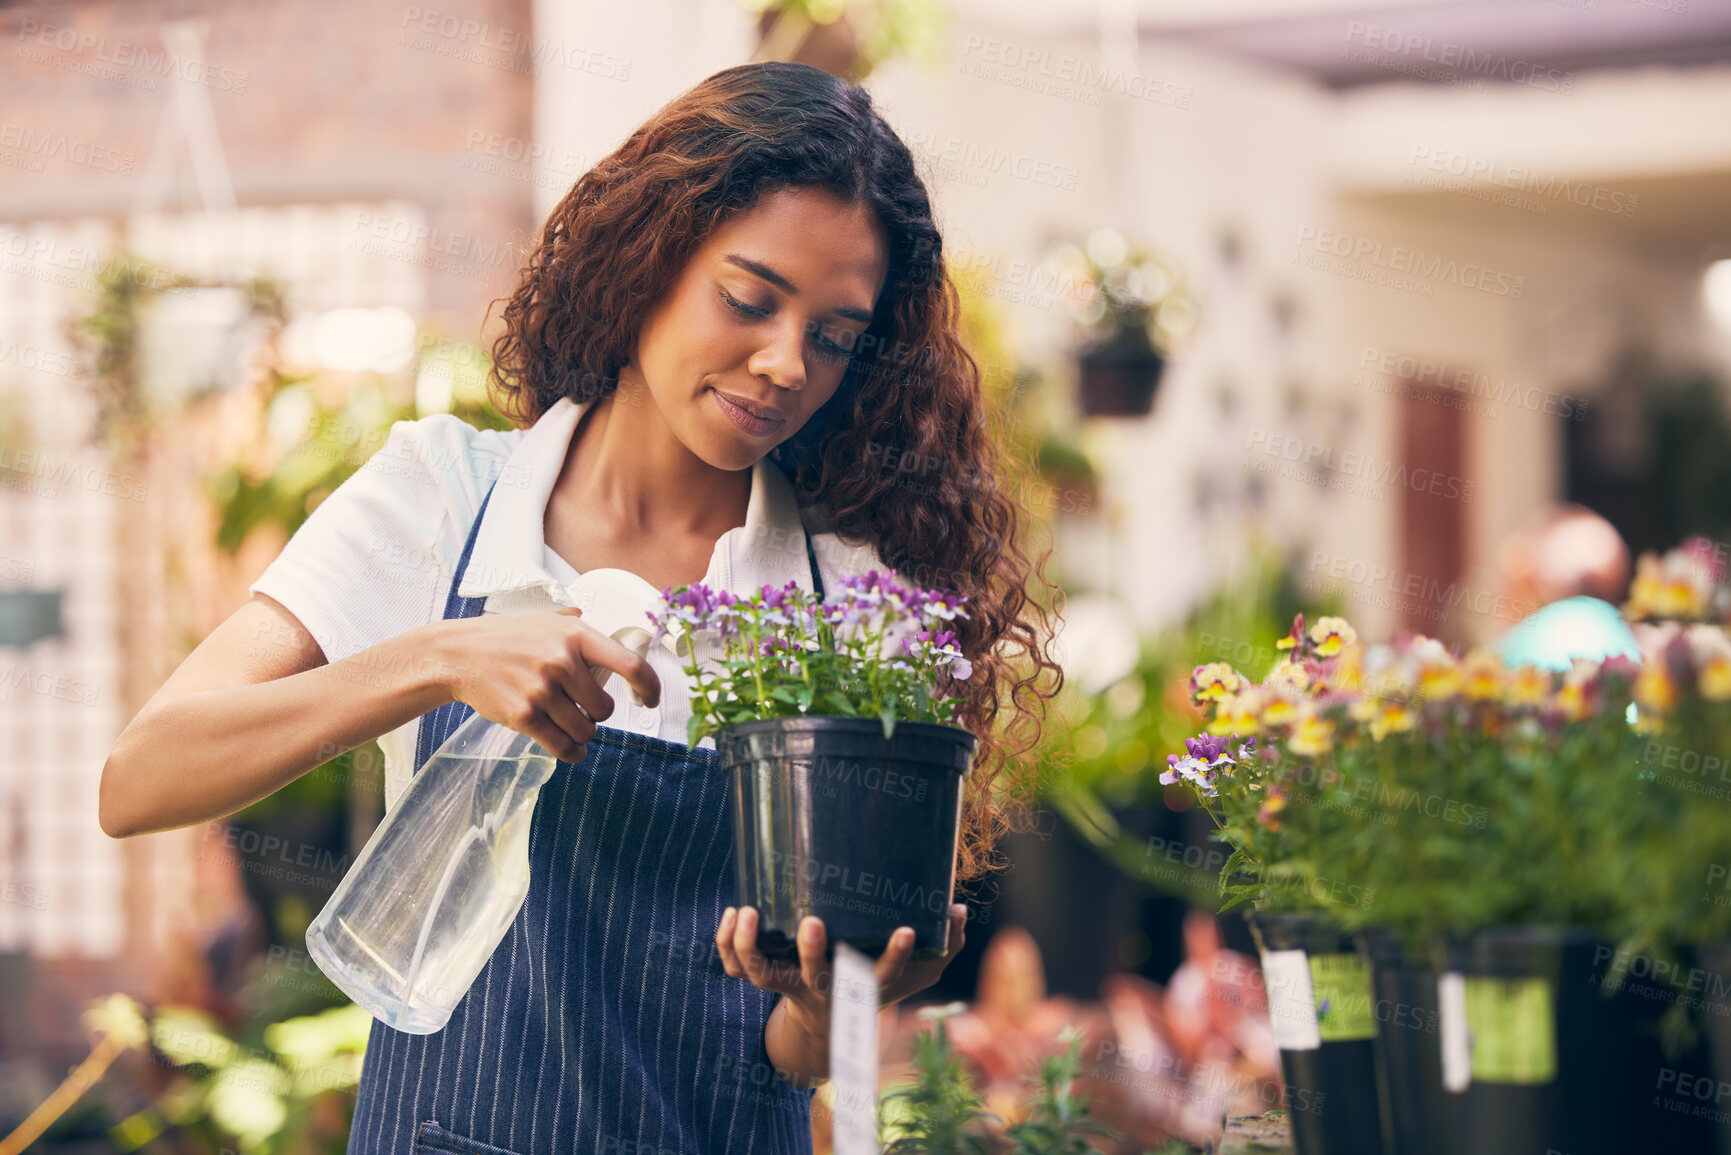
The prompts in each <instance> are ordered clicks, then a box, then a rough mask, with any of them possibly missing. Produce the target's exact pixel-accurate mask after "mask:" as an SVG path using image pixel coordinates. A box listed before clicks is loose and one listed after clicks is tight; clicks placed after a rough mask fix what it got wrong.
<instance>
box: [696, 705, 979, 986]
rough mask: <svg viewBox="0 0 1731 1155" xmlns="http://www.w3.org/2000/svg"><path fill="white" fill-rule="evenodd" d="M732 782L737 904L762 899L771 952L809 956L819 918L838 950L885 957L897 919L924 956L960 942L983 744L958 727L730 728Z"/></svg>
mask: <svg viewBox="0 0 1731 1155" xmlns="http://www.w3.org/2000/svg"><path fill="white" fill-rule="evenodd" d="M715 741H716V749H717V751H718V752H719V753H720V754H721V759H722V764H723V765H724V766H725V767H726V768H727V770H728V773H729V776H730V787H731V793H732V815H733V837H734V864H735V879H736V886H737V890H736V896H735V897H736V901H737V902H738V903H739V904H740V905H742V906H754V907H756V908H757V910H758V914H759V918H760V922H759V930H758V946H759V949H761V950H762V951H763V952H764V953H765V954H767V955H770V956H771V957H775V958H790V957H793V956H794V955H795V954H797V950H796V948H795V943H794V936H795V935H796V934H797V933H798V930H799V922H800V920H801V919H802V918H804V917H805V916H806V915H808V914H810V915H815V916H817V917H818V918H821V919H823V921H824V926H825V928H826V929H827V931H828V934H829V942H830V945H831V947H832V949H833V947H834V944H835V943H837V942H846V943H848V944H849V945H850V946H853V947H856V948H858V949H859V950H861V951H864V952H865V953H867V954H872V955H876V954H881V953H882V952H883V950H884V948H885V947H886V946H887V945H888V943H889V937H890V935H892V934H894V933H895V930H896V928H897V927H901V926H908V927H912V928H913V931H914V957H915V958H936V957H938V956H939V955H941V954H943V953H944V949H945V946H946V943H947V940H948V936H949V909H950V902H951V901H952V897H951V896H952V895H953V894H954V891H955V879H956V847H957V839H958V835H959V833H960V829H961V801H962V786H963V783H964V781H965V780H966V778H967V775H968V772H969V771H970V769H971V768H972V764H973V754H974V748H975V744H976V743H975V738H974V736H973V735H972V734H970V733H968V732H967V731H966V730H963V729H961V728H959V727H956V726H945V725H939V724H935V723H929V722H898V723H896V725H895V730H894V733H893V735H892V736H891V737H890V738H888V739H886V738H885V737H884V733H883V724H882V723H881V722H879V721H878V720H877V719H875V718H837V717H812V716H805V717H797V718H775V719H771V720H768V721H762V722H743V723H739V724H737V725H733V726H728V727H725V728H723V729H721V730H719V731H717V732H716V735H715Z"/></svg>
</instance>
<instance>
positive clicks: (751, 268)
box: [721, 253, 872, 325]
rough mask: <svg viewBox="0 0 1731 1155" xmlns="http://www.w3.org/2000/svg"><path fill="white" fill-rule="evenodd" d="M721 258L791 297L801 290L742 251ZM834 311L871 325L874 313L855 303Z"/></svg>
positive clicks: (839, 314)
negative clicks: (753, 274)
mask: <svg viewBox="0 0 1731 1155" xmlns="http://www.w3.org/2000/svg"><path fill="white" fill-rule="evenodd" d="M721 259H722V260H724V261H726V262H727V263H728V264H730V265H738V266H739V267H740V268H742V269H744V270H745V271H746V272H748V273H755V274H756V275H757V276H759V277H762V278H763V279H764V280H766V281H768V282H769V283H770V284H772V285H774V286H775V287H776V288H778V289H780V290H781V291H782V292H784V293H786V294H788V295H789V296H791V297H797V296H799V290H798V289H797V288H795V287H794V283H793V282H792V281H790V280H788V279H787V278H786V277H784V276H782V275H781V274H780V273H778V272H776V271H775V270H774V269H772V268H770V267H769V266H768V265H766V264H764V263H763V262H762V261H754V260H752V259H751V258H750V257H748V256H745V255H744V254H742V253H728V254H727V255H726V256H724V257H722V258H721ZM834 312H835V315H836V316H838V317H846V318H847V319H848V320H850V321H858V322H860V323H861V324H863V325H869V324H871V321H872V313H871V310H870V309H861V308H859V307H857V306H854V305H837V306H836V307H835V310H834Z"/></svg>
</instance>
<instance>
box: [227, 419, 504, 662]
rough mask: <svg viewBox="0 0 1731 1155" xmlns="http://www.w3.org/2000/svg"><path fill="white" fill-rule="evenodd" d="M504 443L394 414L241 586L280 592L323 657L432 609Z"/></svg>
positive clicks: (425, 618) (439, 607) (454, 422)
mask: <svg viewBox="0 0 1731 1155" xmlns="http://www.w3.org/2000/svg"><path fill="white" fill-rule="evenodd" d="M518 435H520V434H518ZM511 443H512V435H511V434H508V433H502V432H500V431H496V430H477V429H475V428H474V427H473V426H471V425H469V424H468V423H467V422H465V421H463V420H462V419H461V418H458V417H455V416H452V415H451V414H434V415H431V416H428V417H423V418H421V419H419V420H417V421H399V422H397V423H396V424H394V425H393V426H391V431H390V435H389V436H388V437H387V439H386V441H385V444H384V445H383V446H382V447H381V448H380V449H379V450H378V452H377V453H375V454H373V456H372V457H370V458H369V459H368V460H367V461H366V463H365V464H364V465H362V466H361V467H360V469H358V470H356V471H355V472H354V473H353V474H351V475H350V476H349V477H348V479H347V480H345V481H344V482H343V483H342V484H341V485H339V486H337V488H336V489H334V490H333V491H331V493H330V494H329V495H328V496H327V497H326V498H325V499H324V500H323V501H322V502H320V503H319V505H318V506H317V508H315V509H314V510H313V512H312V513H311V514H310V515H309V516H308V517H307V520H306V521H305V522H303V523H302V525H301V527H300V528H299V529H298V530H296V531H295V533H294V536H293V537H291V538H290V539H289V541H288V544H286V545H285V546H283V549H282V552H281V553H280V554H279V555H278V556H277V558H276V560H275V561H273V562H271V564H270V565H269V566H268V567H267V568H266V569H265V571H264V573H263V574H261V575H260V576H259V578H258V580H257V581H255V582H253V583H252V585H250V586H249V587H247V588H248V589H249V591H251V592H253V593H261V594H265V595H266V596H268V597H271V598H274V599H275V600H276V601H278V602H281V603H282V605H283V606H284V607H285V608H287V609H288V611H289V612H290V613H292V614H293V615H294V616H295V617H296V618H297V619H298V620H299V621H300V623H301V625H303V626H304V627H305V628H306V630H307V632H308V633H310V634H311V635H312V636H313V639H314V640H315V641H316V642H318V644H319V648H320V649H321V650H322V651H323V652H324V655H325V660H326V661H327V662H337V661H341V660H342V659H344V658H348V657H351V656H353V655H354V654H356V653H359V652H360V651H362V650H365V649H367V648H368V647H370V646H375V645H378V644H379V643H380V642H384V641H387V640H388V639H390V638H393V637H396V636H397V635H399V634H402V633H406V632H407V631H409V630H412V629H415V628H418V627H420V626H423V625H425V624H427V623H428V622H430V621H433V620H436V619H437V618H438V617H440V616H442V611H443V608H444V597H445V594H446V592H447V590H448V588H449V586H450V581H451V574H452V572H453V570H454V569H455V566H456V560H457V557H458V555H459V554H460V553H461V552H462V546H463V540H464V537H465V535H466V534H467V533H468V530H469V525H470V523H471V522H472V521H473V520H474V516H475V512H476V511H477V510H478V509H479V507H480V502H481V495H482V493H484V492H485V487H486V485H487V483H488V482H489V481H491V480H492V478H493V477H495V476H497V474H498V472H499V470H500V469H501V468H502V467H503V465H504V462H505V459H506V457H507V456H508V452H509V447H510V445H511Z"/></svg>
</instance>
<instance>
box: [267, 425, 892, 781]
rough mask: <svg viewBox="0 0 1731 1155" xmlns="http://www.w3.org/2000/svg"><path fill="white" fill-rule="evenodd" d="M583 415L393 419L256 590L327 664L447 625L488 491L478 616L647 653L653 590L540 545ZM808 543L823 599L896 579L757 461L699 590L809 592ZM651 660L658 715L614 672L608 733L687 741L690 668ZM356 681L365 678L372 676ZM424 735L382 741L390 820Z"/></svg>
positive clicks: (475, 591)
mask: <svg viewBox="0 0 1731 1155" xmlns="http://www.w3.org/2000/svg"><path fill="white" fill-rule="evenodd" d="M588 404H590V403H583V404H578V403H576V402H573V401H571V400H570V399H569V398H563V399H561V400H559V401H558V402H556V403H555V404H553V405H552V406H550V407H549V408H548V409H547V411H546V412H545V413H543V414H542V415H541V417H540V419H539V420H538V421H536V422H535V424H534V425H532V426H530V427H529V428H527V429H512V430H492V429H485V430H484V429H476V428H474V427H473V426H471V425H469V424H468V423H467V422H465V421H463V420H462V419H460V418H458V417H454V416H452V415H450V414H443V413H442V414H434V415H432V416H428V417H423V418H421V419H419V420H418V421H399V422H397V423H396V424H395V425H393V426H392V427H391V432H390V436H389V438H388V439H387V440H386V442H385V444H384V446H383V447H382V448H381V449H380V450H379V451H378V452H377V453H375V454H374V455H373V456H372V457H371V458H369V459H368V460H367V462H366V463H365V464H364V465H362V466H361V468H360V469H359V470H357V471H356V472H355V473H354V474H353V475H352V476H350V477H349V478H348V480H346V481H344V482H343V483H342V484H341V485H340V486H338V487H337V488H336V489H335V490H333V491H332V492H331V494H330V495H329V496H327V497H326V498H325V499H324V501H322V502H321V503H320V504H319V505H318V507H317V508H316V509H314V510H313V512H312V514H311V515H310V516H308V518H307V520H306V522H305V523H303V524H302V525H301V527H300V528H299V529H298V530H296V531H295V534H294V536H293V537H292V538H290V539H289V541H288V543H287V544H286V545H285V546H283V549H282V553H281V554H280V555H279V556H278V557H277V559H276V560H275V561H273V562H272V563H271V564H270V566H269V567H267V568H266V570H265V571H264V573H263V574H262V575H260V577H259V579H258V580H257V581H255V582H253V583H252V585H251V586H249V587H248V589H249V590H250V591H251V592H253V593H262V594H265V595H266V596H268V597H271V598H274V599H275V600H276V601H278V602H281V603H282V605H283V606H284V607H286V608H287V609H288V611H289V612H290V613H292V614H293V615H294V616H295V617H296V619H298V620H299V621H300V623H301V625H302V626H304V627H305V628H306V630H307V632H308V633H309V634H311V635H312V637H313V639H314V640H315V641H316V642H318V644H319V648H320V649H321V650H322V651H323V652H324V655H325V660H326V661H328V662H331V663H335V662H339V661H342V660H343V659H345V658H351V657H353V656H355V655H356V654H359V653H361V651H363V650H367V649H370V648H371V647H373V646H376V645H378V644H379V643H381V642H383V641H386V640H388V639H390V638H394V637H396V636H398V635H399V634H402V633H406V632H407V631H409V630H412V629H416V628H418V627H420V626H423V625H426V624H428V623H429V622H435V621H438V620H440V619H441V618H443V616H444V611H445V597H446V595H447V593H448V592H449V590H450V585H451V579H452V576H453V575H454V574H455V572H456V565H457V560H458V559H459V558H460V557H461V555H462V552H463V543H464V541H465V540H466V539H467V537H468V533H469V528H470V526H471V525H472V524H473V522H474V520H475V514H476V512H477V511H478V510H479V509H480V505H481V499H482V498H483V497H484V496H485V495H486V493H487V487H488V485H489V484H492V485H493V496H492V498H491V499H490V500H489V501H488V503H487V510H486V515H485V516H484V517H483V518H482V520H481V527H480V530H479V532H478V533H477V535H476V538H475V549H474V552H473V554H472V556H471V557H470V558H469V564H468V567H467V569H465V571H464V575H463V582H462V587H461V589H460V590H459V591H458V592H459V594H460V595H461V596H463V597H483V596H484V597H485V598H486V601H485V603H484V605H483V609H482V612H483V613H534V612H541V613H545V612H547V611H549V610H551V609H553V608H555V607H557V606H578V607H580V608H581V609H582V610H583V620H584V621H586V622H588V623H589V624H590V625H592V626H594V627H596V628H597V629H600V630H601V631H602V632H603V633H607V634H611V635H616V636H619V637H620V640H621V641H624V642H626V643H628V644H629V643H632V642H635V643H637V644H638V645H641V644H642V643H643V642H645V641H646V640H647V639H646V636H644V635H633V634H628V633H625V632H624V631H626V630H628V629H629V628H631V627H637V626H641V627H643V628H644V630H645V631H647V628H648V626H649V622H648V620H647V618H646V617H645V616H644V615H645V612H646V611H648V610H650V609H651V608H653V606H654V605H655V603H656V601H657V600H658V599H659V597H660V591H659V590H658V589H656V588H655V587H654V586H652V585H650V583H649V582H648V581H646V580H645V579H643V578H642V577H640V576H639V575H637V574H635V573H632V572H630V571H628V570H622V569H613V568H598V569H594V570H591V571H589V572H587V573H583V574H579V573H578V572H577V571H576V570H575V569H574V568H572V566H571V565H570V564H569V563H568V562H566V561H565V559H564V558H562V557H560V556H559V555H558V554H556V553H554V552H553V550H552V549H551V548H549V547H548V545H547V542H546V537H545V534H544V533H543V525H544V521H545V516H546V510H547V501H548V499H549V497H550V495H551V494H552V492H553V485H554V482H555V481H557V480H558V477H559V473H560V470H561V469H562V468H563V466H564V464H565V456H566V452H567V450H568V449H569V447H570V444H571V436H572V434H573V432H574V431H575V430H576V428H577V423H578V421H579V420H580V419H581V418H582V416H583V412H584V410H585V409H587V408H588ZM495 480H496V484H495ZM808 523H809V526H808ZM806 532H810V533H811V539H812V547H813V549H814V550H815V551H816V553H817V558H818V566H819V569H820V572H821V573H822V576H823V582H824V586H825V588H826V589H834V588H835V586H836V582H837V581H838V580H839V579H840V578H841V577H842V576H843V575H845V574H849V573H862V572H864V571H866V570H869V569H873V568H876V569H885V570H887V569H888V568H889V567H887V566H885V565H884V564H883V563H882V561H881V560H880V559H879V558H878V555H877V553H876V551H875V550H873V549H871V548H870V547H869V546H864V545H861V546H853V545H849V544H847V543H845V542H843V541H842V540H841V539H839V538H837V537H836V536H835V535H834V534H833V533H829V532H826V531H824V530H823V529H822V528H821V522H820V518H819V517H818V516H817V515H816V514H815V513H814V512H813V511H811V510H810V509H809V508H802V507H801V506H800V505H799V504H798V501H797V500H796V498H795V495H794V491H793V486H792V484H791V483H790V482H789V481H788V479H787V477H786V475H785V474H783V473H782V471H781V469H780V468H779V467H777V466H776V465H774V464H773V463H772V462H770V461H769V460H768V459H767V458H762V459H759V460H758V462H757V463H756V464H755V465H753V466H752V471H751V497H750V500H749V503H748V505H747V508H746V515H745V524H744V525H742V526H736V527H734V528H733V529H730V530H728V531H727V532H726V533H723V534H722V535H721V537H720V538H718V539H717V540H716V543H715V550H714V552H713V553H712V554H711V555H710V559H709V569H708V571H707V572H706V573H705V574H704V576H703V582H704V584H705V585H708V586H709V587H710V588H711V589H725V590H728V591H729V592H731V593H734V594H738V595H740V596H744V595H746V594H749V593H750V592H752V591H753V590H755V589H757V588H759V587H760V586H763V585H774V586H780V585H784V584H786V583H787V582H788V581H789V580H792V581H795V582H797V583H798V584H799V586H800V587H801V588H802V589H810V588H811V568H810V564H809V562H808V560H807V558H806V551H805V534H806ZM701 653H702V651H700V656H701ZM644 656H645V657H647V658H648V660H649V664H650V666H651V668H653V669H654V670H655V673H656V674H657V675H658V676H659V677H660V679H661V702H660V705H659V706H657V707H654V708H651V707H646V706H642V705H640V704H638V703H637V702H636V700H635V694H634V693H633V692H631V690H630V688H629V687H628V686H627V685H626V683H625V681H624V679H623V678H620V677H619V676H618V675H616V674H610V676H609V677H608V679H607V681H606V682H605V683H604V687H603V688H604V689H605V690H606V691H607V692H608V693H609V694H611V695H612V696H613V699H614V711H613V714H612V716H611V717H609V718H608V719H607V721H606V722H605V723H604V724H605V725H607V726H609V727H612V728H615V729H620V730H627V731H632V732H635V733H639V734H645V735H651V736H654V737H658V738H664V739H666V740H668V741H672V742H679V743H684V741H685V735H686V722H687V720H688V719H689V718H690V717H691V705H690V699H689V687H690V679H689V676H688V675H687V674H686V672H685V670H684V665H683V659H681V658H680V657H679V656H678V654H677V653H676V651H675V649H674V642H673V639H672V638H671V637H669V638H666V639H664V644H663V645H660V646H656V647H654V648H653V649H651V650H649V651H648V652H647V653H646V654H645V655H644ZM387 673H388V672H386V671H380V674H381V677H383V676H386V675H387ZM355 676H357V677H362V678H364V677H366V676H367V673H366V667H365V665H364V664H363V665H362V666H361V668H360V669H359V670H357V671H355ZM419 726H420V719H419V718H416V719H413V720H411V721H409V722H407V723H405V724H404V725H402V726H399V727H398V728H396V729H395V730H392V731H390V732H388V733H386V734H383V735H381V736H380V737H379V740H378V741H379V746H380V748H381V749H382V750H383V751H384V755H385V803H386V806H387V807H388V806H391V805H394V804H395V802H396V800H397V798H398V797H399V796H400V795H401V794H402V792H403V789H404V787H406V786H407V785H408V782H409V778H410V776H411V774H412V772H413V765H414V754H415V742H416V736H417V734H418V732H419ZM699 745H702V746H706V747H709V748H711V749H713V748H714V745H715V742H714V739H713V738H709V737H706V738H704V739H703V740H702V742H700V743H699Z"/></svg>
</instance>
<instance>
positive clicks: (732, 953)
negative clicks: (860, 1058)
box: [715, 902, 968, 1037]
mask: <svg viewBox="0 0 1731 1155" xmlns="http://www.w3.org/2000/svg"><path fill="white" fill-rule="evenodd" d="M967 920H968V908H967V907H966V906H963V905H962V904H961V903H959V902H958V903H952V904H951V906H950V930H949V937H948V940H947V947H948V949H946V950H945V951H944V953H943V954H942V955H941V956H939V957H938V958H933V959H912V958H911V956H912V955H913V953H914V932H913V928H912V927H907V926H904V927H898V928H897V929H896V932H895V933H894V934H892V935H891V936H890V942H889V946H888V947H887V948H886V949H885V950H884V953H883V954H882V955H880V956H879V957H878V960H877V964H876V966H874V967H873V971H874V972H875V973H876V975H877V982H878V1006H879V1007H880V1008H882V1007H887V1006H889V1005H890V1004H891V1003H895V1002H900V1001H901V1000H902V999H905V998H907V997H908V996H909V995H911V994H915V993H917V992H919V991H923V990H925V989H926V988H927V987H929V986H931V985H932V984H933V983H935V982H937V981H938V976H939V975H941V974H943V972H944V968H945V967H947V966H949V965H950V960H952V959H954V958H955V957H956V955H957V954H959V953H960V952H961V949H962V945H963V943H965V942H966V941H967V939H966V935H965V934H964V933H963V929H964V927H965V926H966V925H967ZM757 925H758V915H757V909H756V908H755V907H750V906H746V907H739V908H737V909H736V908H734V907H731V906H730V907H728V908H727V909H726V910H725V911H723V912H722V915H721V926H720V927H718V928H717V929H716V932H715V945H716V947H717V948H718V949H719V950H720V951H721V965H722V966H723V967H725V968H726V970H727V973H728V974H730V975H732V976H733V977H734V978H736V979H746V980H748V981H749V982H750V983H751V984H752V985H753V986H756V987H762V988H763V989H764V990H766V991H776V992H778V993H779V994H781V995H782V996H783V998H784V999H785V1000H786V1001H787V1002H788V1003H790V1004H792V1008H791V1009H793V1010H795V1011H797V1013H798V1018H799V1021H800V1023H801V1024H802V1025H803V1026H804V1027H805V1028H806V1029H807V1030H808V1031H810V1032H812V1033H813V1034H814V1035H817V1036H818V1037H825V1036H826V1035H827V1033H828V1031H829V996H830V989H831V987H832V985H833V983H834V977H833V974H832V972H831V970H830V964H829V962H828V961H827V960H825V958H824V949H825V946H826V943H827V940H828V934H827V932H826V931H825V929H824V925H823V920H822V919H820V918H815V917H813V916H810V915H808V916H806V917H805V918H804V919H802V920H801V921H800V924H799V938H798V942H797V946H798V949H799V960H798V961H797V962H795V961H793V960H791V959H790V960H788V961H786V962H781V961H778V960H775V959H771V958H769V957H767V956H766V955H764V954H763V953H762V952H761V951H759V950H758V949H757Z"/></svg>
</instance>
